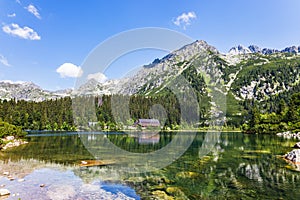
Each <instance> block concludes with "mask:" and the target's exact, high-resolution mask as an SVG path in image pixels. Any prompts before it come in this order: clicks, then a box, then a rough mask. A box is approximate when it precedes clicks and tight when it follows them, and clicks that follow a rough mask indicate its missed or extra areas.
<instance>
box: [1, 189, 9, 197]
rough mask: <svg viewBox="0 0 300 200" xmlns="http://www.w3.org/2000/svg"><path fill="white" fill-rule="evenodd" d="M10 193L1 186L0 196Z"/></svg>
mask: <svg viewBox="0 0 300 200" xmlns="http://www.w3.org/2000/svg"><path fill="white" fill-rule="evenodd" d="M6 195H10V191H9V190H8V189H4V188H1V189H0V196H6Z"/></svg>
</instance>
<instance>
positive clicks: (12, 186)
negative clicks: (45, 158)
mask: <svg viewBox="0 0 300 200" xmlns="http://www.w3.org/2000/svg"><path fill="white" fill-rule="evenodd" d="M0 169H1V171H3V170H8V171H9V172H10V175H11V176H12V177H14V180H13V181H11V180H9V179H7V178H6V177H1V178H0V183H1V185H3V184H4V185H5V188H6V189H8V190H9V191H10V192H11V195H10V196H9V198H8V199H18V198H21V199H22V200H26V199H28V200H29V199H30V200H31V199H45V200H48V199H49V200H50V199H51V200H59V199H78V200H79V199H128V200H132V199H140V198H139V196H138V195H137V194H136V193H135V191H134V190H133V189H131V188H130V187H128V186H125V185H121V184H113V183H109V182H104V180H105V178H103V177H101V178H102V179H101V178H100V177H99V176H98V177H97V180H96V181H95V180H94V181H90V182H86V181H85V180H84V179H82V178H81V177H80V176H78V175H76V172H77V171H78V170H79V171H80V169H79V168H78V167H76V166H65V165H60V164H54V163H46V162H40V161H37V160H20V161H19V162H11V161H9V162H6V163H3V162H2V163H0ZM80 175H83V174H80ZM94 178H95V177H94ZM99 178H100V179H99ZM41 186H43V187H41Z"/></svg>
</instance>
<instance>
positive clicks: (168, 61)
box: [0, 41, 300, 101]
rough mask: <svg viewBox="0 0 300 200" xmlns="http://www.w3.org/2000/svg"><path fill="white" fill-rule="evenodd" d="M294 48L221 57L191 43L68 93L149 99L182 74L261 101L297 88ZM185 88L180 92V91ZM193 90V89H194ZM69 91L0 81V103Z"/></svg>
mask: <svg viewBox="0 0 300 200" xmlns="http://www.w3.org/2000/svg"><path fill="white" fill-rule="evenodd" d="M299 55H300V46H299V47H296V46H292V47H287V48H285V49H283V50H275V49H268V48H260V47H258V46H255V45H251V46H249V47H244V46H242V45H239V46H237V47H233V48H231V49H230V50H229V52H228V53H227V54H222V53H220V52H219V51H218V50H217V49H216V48H214V47H212V46H210V45H209V44H207V43H206V42H205V41H195V42H193V43H191V44H188V45H186V46H184V47H182V48H181V49H178V50H176V51H174V52H171V53H170V54H168V55H166V56H165V57H164V58H162V59H156V60H155V61H153V63H151V64H148V65H145V66H142V67H141V68H140V70H139V71H138V72H137V73H135V74H131V75H130V76H129V77H125V78H122V79H119V80H108V81H106V82H104V83H99V82H97V81H95V80H93V79H92V80H89V81H88V82H87V83H85V84H83V85H81V86H79V87H78V88H79V89H77V90H76V91H73V93H72V94H73V95H82V94H89V95H101V94H128V95H132V94H137V93H139V94H144V95H154V94H157V93H159V92H161V91H163V90H164V89H165V88H168V85H170V84H172V81H174V80H176V78H177V77H180V76H182V75H184V76H185V78H188V79H189V82H190V83H191V82H194V81H193V80H191V79H192V78H191V77H197V76H195V74H193V73H195V72H194V71H193V70H192V69H195V70H196V73H198V74H202V75H203V76H204V79H205V83H206V84H207V85H208V86H210V87H211V88H214V89H218V90H220V92H222V93H224V94H229V93H230V94H232V95H233V96H234V98H235V99H236V100H244V99H255V100H259V101H261V100H264V99H267V98H269V97H270V96H272V95H278V94H279V93H282V92H286V91H289V90H291V89H293V88H294V87H295V86H298V85H299V80H300V77H299V74H300V69H299V66H300V62H299V59H300V57H299ZM184 89H185V88H181V90H184ZM198 89H199V88H198ZM70 95H71V90H67V91H56V92H50V91H46V90H43V89H41V88H40V87H39V86H37V85H35V84H33V83H31V82H17V83H13V82H9V81H2V82H0V98H1V99H11V98H15V99H18V100H19V99H24V100H32V101H43V100H46V99H55V98H61V97H64V96H70Z"/></svg>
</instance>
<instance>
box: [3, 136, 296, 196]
mask: <svg viewBox="0 0 300 200" xmlns="http://www.w3.org/2000/svg"><path fill="white" fill-rule="evenodd" d="M184 134H186V135H185V136H184V137H187V138H188V137H189V134H188V133H184ZM175 135H176V134H173V133H160V134H159V135H156V134H153V135H151V134H150V135H145V134H136V133H133V134H121V133H116V134H107V133H101V134H100V133H92V134H91V133H81V134H80V135H76V134H68V135H59V136H53V135H52V136H50V135H48V136H44V137H29V140H30V143H29V144H28V145H24V146H20V147H18V148H15V149H12V150H10V151H7V152H1V153H0V158H1V160H2V163H1V172H3V171H5V170H7V169H12V171H14V172H17V174H13V176H15V177H16V179H15V181H13V182H10V181H8V180H7V179H6V178H1V179H0V184H2V183H7V186H9V185H10V184H11V183H13V184H15V185H13V186H11V187H10V188H9V189H11V191H12V192H14V193H17V192H18V193H20V194H21V192H22V191H19V190H18V191H17V190H15V191H16V192H15V191H14V189H13V188H17V189H20V190H28V191H27V192H28V193H24V195H25V196H26V195H28V196H29V195H31V192H34V191H35V192H39V191H42V192H43V193H41V194H43V195H46V196H47V195H49V194H50V195H53V196H55V194H56V193H60V192H61V193H63V192H62V191H61V190H59V189H58V188H57V187H55V186H53V187H50V185H52V182H53V183H54V182H55V181H56V182H57V183H59V181H58V180H64V179H65V181H66V182H65V183H64V184H65V186H69V185H70V186H71V187H66V189H65V190H66V191H68V192H66V193H67V194H68V195H70V196H72V195H75V196H74V198H75V197H76V198H77V197H81V198H83V199H85V198H88V197H86V196H85V195H87V194H90V195H91V194H92V193H93V194H94V193H95V192H94V191H95V190H97V191H100V193H101V192H104V191H103V190H105V192H110V193H111V194H110V195H121V194H118V193H117V192H116V191H123V192H121V193H122V195H126V196H127V197H128V198H139V197H134V196H133V193H134V191H133V190H132V189H130V188H129V187H125V186H124V185H119V184H120V183H126V184H129V185H131V186H132V187H133V188H135V190H136V191H137V192H138V193H139V194H140V195H142V198H152V197H153V196H155V195H156V196H157V195H164V196H165V197H166V196H179V197H178V198H179V199H180V198H181V199H184V198H188V199H224V198H225V199H226V198H227V199H255V198H256V199H269V198H272V197H276V198H282V199H298V198H300V184H299V182H300V173H299V172H297V171H295V170H294V168H293V166H292V165H290V164H289V163H287V162H285V161H284V160H283V159H281V158H279V157H278V155H283V154H285V153H286V152H288V151H290V150H291V149H292V148H291V147H292V146H293V145H294V144H295V142H296V141H294V140H287V139H284V138H279V137H276V136H259V135H243V134H239V133H222V134H221V135H220V137H218V141H217V144H216V145H214V146H213V147H210V150H211V152H210V153H209V154H207V155H206V156H199V149H200V148H202V147H203V143H204V140H205V138H206V137H205V136H206V135H205V133H198V134H197V136H196V137H195V139H194V140H193V143H192V145H191V146H190V148H189V149H188V150H187V151H186V152H185V153H184V154H183V155H182V156H181V157H180V158H179V159H177V160H175V159H174V162H172V163H171V164H170V165H168V166H167V167H164V168H162V169H159V168H158V169H157V170H155V171H153V172H148V173H135V174H132V173H128V172H126V171H124V170H121V168H120V167H119V166H118V165H120V164H121V165H122V166H124V163H125V164H126V165H127V166H128V167H131V168H132V170H135V168H138V167H139V166H137V165H136V163H134V162H133V161H134V159H138V158H139V157H136V158H135V157H134V156H133V157H123V156H122V155H121V156H120V157H117V158H118V159H116V164H115V165H109V166H94V167H80V166H79V163H80V162H81V161H83V160H92V159H95V157H94V155H93V154H91V153H90V151H88V150H87V149H86V147H85V145H84V144H83V143H84V142H83V141H85V140H86V141H88V142H90V143H92V144H93V145H94V146H93V147H95V148H97V151H98V152H99V158H100V156H101V155H104V154H106V153H107V152H106V151H108V149H106V148H103V145H104V144H105V142H107V140H109V141H110V142H111V143H113V144H114V145H115V146H116V147H117V148H120V149H123V150H125V151H129V152H133V153H135V152H139V153H143V152H145V153H151V152H155V151H158V150H159V149H160V148H162V147H164V146H166V145H168V144H169V143H170V142H171V141H172V140H173V139H174V136H175ZM184 137H183V138H184ZM143 139H146V141H148V142H143ZM147 139H149V140H147ZM152 140H155V141H152ZM141 141H142V143H141ZM150 141H151V142H150ZM180 142H182V141H178V143H177V144H178V148H180ZM116 152H117V153H118V150H116ZM169 153H170V154H163V155H161V160H163V159H165V157H171V156H172V152H169ZM107 155H109V154H107ZM101 159H105V157H101ZM110 159H111V158H110ZM128 160H130V162H129V161H128ZM158 161H160V160H158ZM145 162H149V160H147V161H145ZM150 162H151V160H150ZM133 164H135V166H134V165H133ZM17 175H18V176H17ZM37 177H39V178H37ZM47 177H53V181H51V180H50V181H49V182H47ZM20 178H24V179H25V182H23V183H22V182H18V179H20ZM29 180H32V182H27V181H29ZM33 180H35V181H33ZM37 180H41V181H37ZM54 180H55V181H54ZM71 180H73V181H74V183H77V184H76V185H75V186H74V185H73V184H72V183H71V182H72V181H71ZM44 181H45V184H46V185H48V187H47V188H44V189H43V188H40V187H39V184H40V183H41V182H44ZM68 181H69V182H68ZM26 183H30V184H26ZM107 183H110V184H111V185H110V186H104V185H105V184H107ZM28 185H31V186H30V187H31V188H27V189H24V188H26V187H29V186H28ZM112 185H114V186H116V187H112ZM122 187H125V188H126V189H125V190H122V189H121V188H122ZM22 188H23V189H22ZM108 188H111V189H108ZM46 190H47V191H49V190H50V191H52V192H48V193H47V191H46ZM73 190H74V191H75V194H74V192H73ZM77 191H83V192H82V193H80V192H79V193H78V192H77ZM100 193H99V195H100ZM22 194H23V193H22ZM37 194H40V193H37ZM67 194H66V195H67ZM72 197H73V196H72ZM115 197H117V196H115ZM47 198H48V196H47ZM49 198H50V197H49ZM76 198H75V199H76ZM121 198H123V197H121ZM124 198H125V197H124ZM22 199H23V198H22Z"/></svg>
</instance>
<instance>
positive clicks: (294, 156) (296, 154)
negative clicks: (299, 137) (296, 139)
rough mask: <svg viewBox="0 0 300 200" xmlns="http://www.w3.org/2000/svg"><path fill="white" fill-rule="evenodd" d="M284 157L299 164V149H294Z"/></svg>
mask: <svg viewBox="0 0 300 200" xmlns="http://www.w3.org/2000/svg"><path fill="white" fill-rule="evenodd" d="M284 157H285V159H287V160H289V161H292V162H293V163H295V164H300V149H294V150H292V151H291V152H289V153H288V154H286V155H285V156H284Z"/></svg>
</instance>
